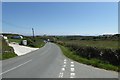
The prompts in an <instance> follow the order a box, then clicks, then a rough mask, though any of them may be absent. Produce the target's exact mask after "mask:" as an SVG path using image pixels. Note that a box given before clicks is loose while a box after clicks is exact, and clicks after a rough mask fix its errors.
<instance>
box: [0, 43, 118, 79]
mask: <svg viewBox="0 0 120 80" xmlns="http://www.w3.org/2000/svg"><path fill="white" fill-rule="evenodd" d="M0 75H2V77H3V78H117V77H118V73H117V72H114V71H107V70H103V69H98V68H94V67H92V66H88V65H84V64H81V63H78V62H75V61H72V60H70V59H68V58H66V57H65V56H64V55H63V54H62V51H61V49H60V48H59V47H58V46H57V45H56V44H54V43H47V44H46V45H45V46H44V47H42V48H40V49H38V50H36V51H33V52H30V53H28V54H26V55H23V56H20V57H15V58H11V59H8V60H3V61H2V73H1V74H0Z"/></svg>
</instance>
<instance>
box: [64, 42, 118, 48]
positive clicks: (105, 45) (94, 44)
mask: <svg viewBox="0 0 120 80" xmlns="http://www.w3.org/2000/svg"><path fill="white" fill-rule="evenodd" d="M64 42H65V43H66V44H75V45H79V46H89V47H97V48H106V49H118V47H119V46H118V41H117V40H98V41H93V40H71V41H64Z"/></svg>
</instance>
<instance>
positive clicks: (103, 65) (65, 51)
mask: <svg viewBox="0 0 120 80" xmlns="http://www.w3.org/2000/svg"><path fill="white" fill-rule="evenodd" d="M59 46H60V48H61V50H62V51H63V54H64V55H65V56H66V57H68V58H70V59H73V60H75V61H77V62H80V63H83V64H87V65H92V66H94V67H98V68H103V69H106V70H113V71H118V70H119V68H118V67H117V66H114V65H111V64H108V63H104V62H102V61H101V60H98V59H89V60H88V59H86V58H82V57H80V56H78V55H75V53H74V52H71V51H70V50H69V49H68V48H66V47H64V46H61V45H59Z"/></svg>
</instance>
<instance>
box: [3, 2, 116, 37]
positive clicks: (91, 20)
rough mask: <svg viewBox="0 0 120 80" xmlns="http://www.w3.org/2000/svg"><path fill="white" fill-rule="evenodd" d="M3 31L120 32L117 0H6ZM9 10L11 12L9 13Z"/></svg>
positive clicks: (26, 32)
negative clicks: (99, 0) (112, 0)
mask: <svg viewBox="0 0 120 80" xmlns="http://www.w3.org/2000/svg"><path fill="white" fill-rule="evenodd" d="M2 9H3V10H2V12H3V21H2V24H3V32H5V33H6V32H7V33H18V34H23V35H31V34H32V28H34V30H35V35H44V34H47V35H101V34H117V33H118V21H117V20H118V16H117V15H118V10H117V9H118V4H117V2H96V3H94V2H88V3H86V2H78V3H77V2H71V3H70V2H67V3H66V2H16V3H14V2H10V3H9V2H4V3H3V5H2ZM8 13H9V14H8Z"/></svg>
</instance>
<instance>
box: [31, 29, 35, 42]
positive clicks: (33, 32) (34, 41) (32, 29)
mask: <svg viewBox="0 0 120 80" xmlns="http://www.w3.org/2000/svg"><path fill="white" fill-rule="evenodd" d="M32 33H33V40H34V42H35V39H34V38H35V36H34V28H32Z"/></svg>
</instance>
